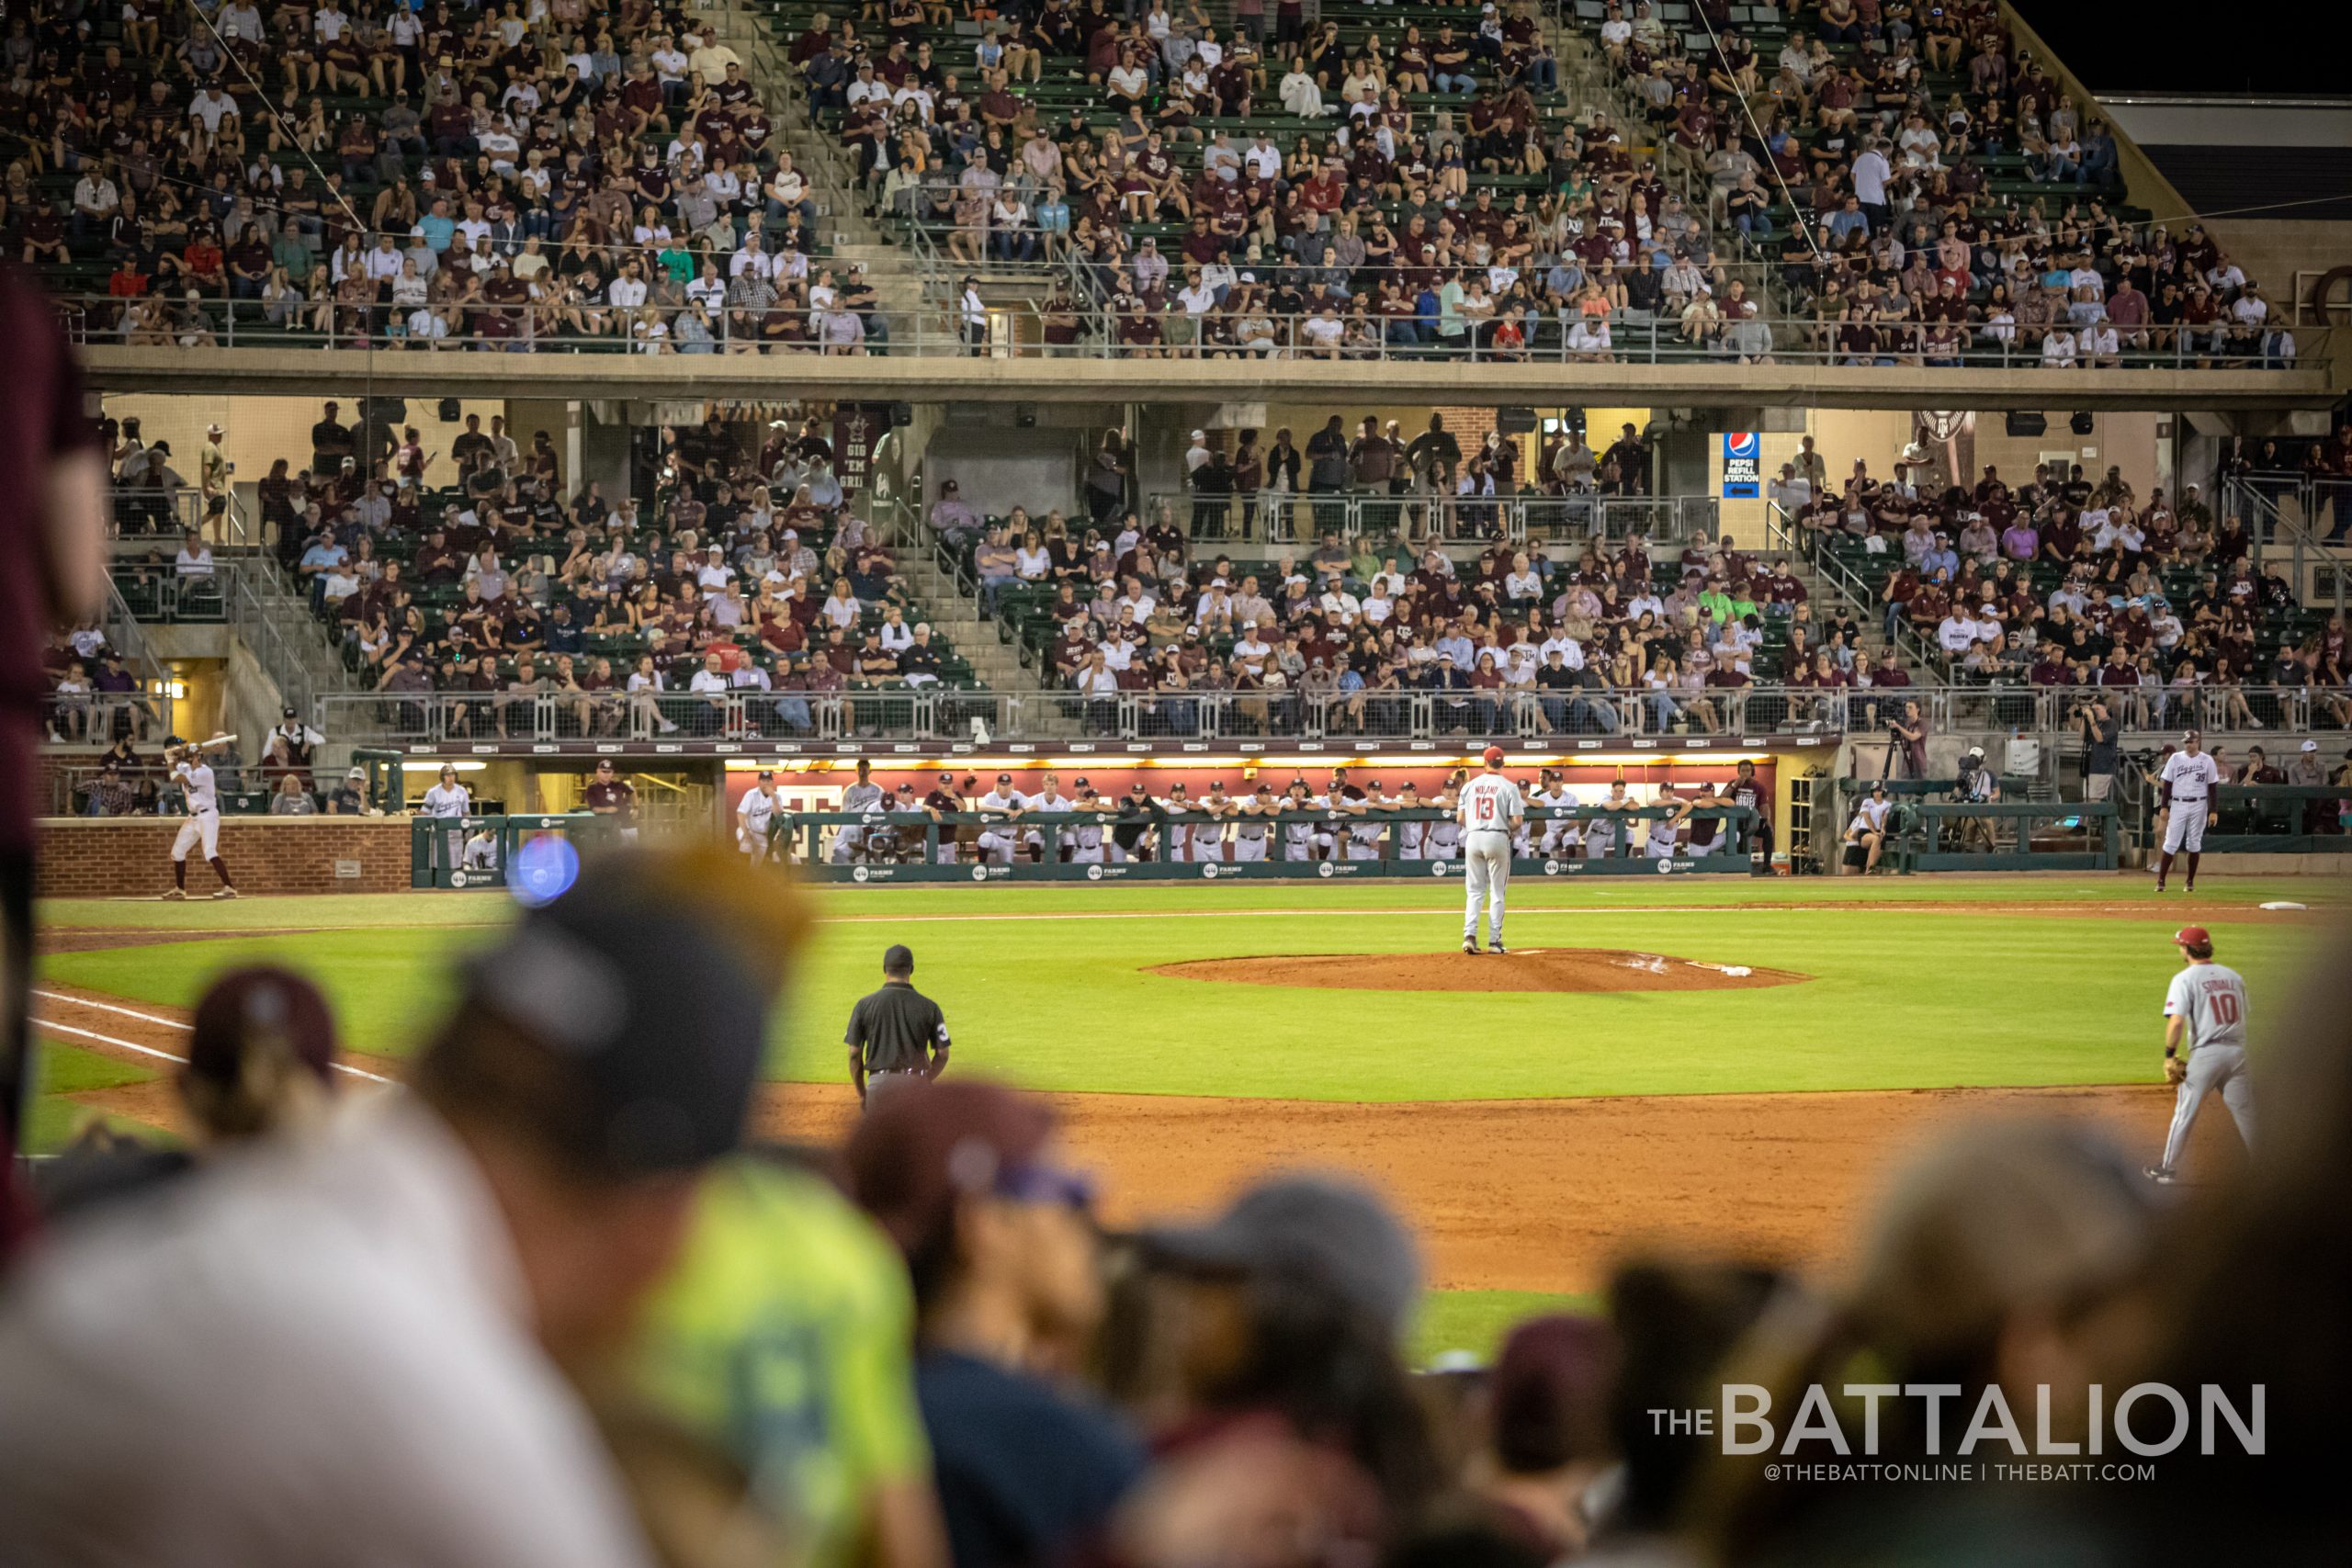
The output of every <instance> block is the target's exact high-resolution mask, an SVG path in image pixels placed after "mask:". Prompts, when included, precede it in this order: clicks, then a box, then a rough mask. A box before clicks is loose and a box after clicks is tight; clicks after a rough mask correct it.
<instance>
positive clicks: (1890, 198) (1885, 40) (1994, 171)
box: [1587, 0, 2296, 368]
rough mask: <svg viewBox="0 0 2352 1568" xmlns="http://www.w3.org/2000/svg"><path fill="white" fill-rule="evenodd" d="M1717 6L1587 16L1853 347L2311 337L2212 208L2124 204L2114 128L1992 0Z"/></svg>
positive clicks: (2159, 352) (1676, 154) (1891, 353)
mask: <svg viewBox="0 0 2352 1568" xmlns="http://www.w3.org/2000/svg"><path fill="white" fill-rule="evenodd" d="M1677 9H1678V10H1679V9H1680V8H1679V7H1677ZM1696 10H1697V17H1696V18H1695V20H1694V21H1693V22H1692V23H1690V24H1686V25H1684V26H1681V27H1677V26H1672V25H1669V24H1668V22H1667V21H1666V20H1665V19H1664V17H1663V16H1662V14H1661V8H1660V7H1659V6H1657V5H1655V4H1653V3H1652V0H1633V3H1632V4H1630V5H1626V4H1623V3H1621V0H1609V3H1608V4H1607V5H1606V6H1600V7H1595V8H1594V11H1593V14H1592V15H1590V16H1589V20H1588V23H1587V25H1588V26H1590V27H1594V28H1595V31H1596V36H1597V38H1598V40H1599V41H1600V45H1601V48H1602V50H1603V51H1604V53H1605V54H1606V56H1607V58H1608V59H1609V60H1610V61H1611V62H1612V64H1613V66H1614V67H1615V68H1616V70H1617V71H1618V73H1620V79H1621V81H1622V82H1623V84H1624V85H1626V86H1627V87H1628V88H1629V89H1630V90H1631V91H1632V92H1633V93H1634V95H1635V96H1636V98H1637V99H1638V101H1639V102H1640V103H1641V105H1642V106H1643V109H1644V112H1645V115H1646V117H1647V121H1648V128H1649V132H1650V134H1652V135H1654V136H1655V137H1656V139H1657V142H1658V143H1659V145H1660V146H1661V147H1662V148H1668V149H1670V150H1671V151H1670V152H1668V154H1667V155H1668V156H1670V157H1671V158H1673V159H1674V160H1675V162H1676V163H1677V164H1678V166H1679V167H1680V168H1681V169H1683V170H1685V171H1687V172H1688V173H1689V174H1690V175H1691V178H1693V179H1694V180H1702V181H1703V182H1704V190H1705V200H1706V203H1707V205H1708V207H1709V208H1710V209H1711V211H1712V212H1713V215H1714V217H1715V218H1716V220H1718V221H1719V222H1720V223H1722V224H1723V225H1724V226H1725V227H1726V228H1727V229H1729V230H1730V231H1733V232H1735V233H1736V235H1737V237H1738V239H1737V241H1736V242H1734V243H1728V244H1727V245H1726V246H1725V247H1724V248H1725V251H1726V253H1727V254H1730V253H1736V254H1742V255H1754V256H1757V257H1760V258H1764V259H1768V260H1770V261H1771V262H1773V263H1775V264H1776V265H1777V268H1778V272H1779V276H1780V278H1781V284H1782V287H1783V289H1784V290H1785V292H1786V294H1787V295H1788V296H1789V298H1790V299H1792V301H1793V302H1795V303H1796V304H1797V305H1798V306H1799V308H1800V309H1801V311H1802V313H1803V314H1804V316H1806V317H1808V318H1810V326H1809V330H1808V333H1807V336H1808V338H1809V341H1810V342H1811V344H1812V346H1813V348H1814V349H1815V351H1817V352H1819V353H1821V354H1824V355H1828V356H1830V357H1831V358H1833V359H1834V361H1835V362H1836V363H1839V364H1858V365H1873V364H1885V363H1896V364H1924V365H1930V366H1936V365H1959V364H1962V363H1968V362H1972V361H1974V360H1977V359H1981V358H1999V359H2001V360H2003V361H2007V362H2015V361H2017V360H2019V359H2022V360H2024V361H2026V362H2028V363H2032V362H2035V361H2039V362H2040V363H2041V364H2042V365H2045V366H2048V367H2053V368H2075V367H2114V366H2118V365H2120V364H2123V363H2126V356H2127V355H2135V354H2145V355H2156V356H2160V357H2161V358H2163V359H2165V360H2166V361H2168V362H2174V361H2177V362H2182V363H2188V364H2192V365H2212V364H2247V363H2256V364H2281V363H2286V362H2289V361H2291V360H2292V359H2293V358H2294V357H2295V354H2296V344H2295V341H2294V335H2293V333H2292V332H2291V331H2290V322H2289V321H2288V318H2287V316H2286V315H2285V314H2283V313H2280V312H2277V311H2275V310H2274V309H2273V307H2272V306H2271V304H2270V302H2269V301H2268V300H2267V299H2266V298H2265V297H2264V296H2263V293H2262V291H2261V289H2260V288H2259V287H2258V286H2257V285H2256V284H2254V283H2252V282H2251V281H2249V280H2248V279H2247V278H2246V277H2245V275H2244V273H2242V272H2241V271H2240V270H2239V269H2238V268H2237V267H2236V266H2234V265H2232V263H2231V261H2230V259H2229V257H2228V256H2227V254H2224V253H2223V252H2222V249H2221V247H2220V245H2219V244H2218V243H2216V242H2215V240H2214V239H2213V237H2212V236H2211V234H2209V233H2208V232H2207V231H2206V230H2205V229H2204V227H2203V225H2201V224H2199V223H2196V222H2190V223H2188V225H2187V226H2186V228H2181V227H2178V226H2177V225H2175V224H2169V223H2159V222H2150V221H2147V220H2144V219H2142V220H2131V219H2128V218H2127V217H2126V216H2124V209H2122V207H2121V204H2122V202H2123V199H2124V197H2125V195H2126V193H2125V192H2124V190H2123V189H2122V186H2121V184H2120V176H2119V173H2118V156H2117V147H2116V141H2115V135H2114V131H2113V130H2112V128H2111V127H2109V125H2108V124H2107V123H2106V122H2105V121H2104V120H2103V119H2102V118H2100V117H2099V115H2098V112H2097V109H2096V107H2095V106H2092V105H2088V104H2085V103H2080V102H2077V101H2076V100H2075V97H2074V96H2073V95H2072V94H2071V93H2070V92H2069V91H2067V89H2066V88H2065V87H2064V85H2062V84H2061V83H2060V82H2059V81H2058V80H2057V79H2056V78H2055V77H2054V76H2053V75H2052V73H2050V72H2049V71H2048V70H2047V69H2045V64H2046V62H2041V61H2037V60H2035V59H2034V58H2032V56H2031V54H2030V52H2029V51H2025V50H2023V49H2020V48H2019V47H2018V43H2017V40H2016V39H2015V37H2014V36H2013V35H2012V34H2011V33H2010V31H2009V29H2008V26H2007V22H2006V21H2005V20H2004V19H2003V17H2002V15H2001V12H2000V9H1999V7H1998V6H1995V5H1993V4H1991V3H1990V0H1954V3H1951V4H1944V5H1938V6H1908V5H1891V6H1877V5H1871V4H1858V3H1857V0H1826V3H1819V0H1805V3H1804V4H1802V5H1792V6H1790V7H1789V8H1788V15H1787V18H1786V19H1785V20H1784V21H1779V20H1776V21H1775V22H1774V23H1773V24H1772V27H1771V28H1770V35H1769V36H1767V35H1762V34H1758V35H1756V36H1751V32H1750V31H1749V30H1747V29H1745V28H1742V27H1740V26H1735V25H1734V24H1733V21H1732V18H1731V17H1730V15H1729V13H1730V10H1731V7H1730V6H1727V5H1724V4H1720V3H1714V0H1704V3H1701V4H1699V5H1698V6H1696ZM1693 28H1696V29H1698V30H1693ZM1775 41H1777V42H1778V45H1779V47H1778V50H1777V51H1776V52H1775V51H1772V45H1773V43H1774V42H1775Z"/></svg>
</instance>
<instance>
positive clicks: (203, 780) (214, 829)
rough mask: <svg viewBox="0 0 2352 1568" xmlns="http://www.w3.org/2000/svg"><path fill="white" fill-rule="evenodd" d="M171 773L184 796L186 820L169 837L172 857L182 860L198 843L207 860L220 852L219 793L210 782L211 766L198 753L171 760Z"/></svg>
mask: <svg viewBox="0 0 2352 1568" xmlns="http://www.w3.org/2000/svg"><path fill="white" fill-rule="evenodd" d="M172 777H174V778H175V779H177V780H179V783H180V793H181V794H182V795H185V796H186V797H187V821H185V822H183V823H181V824H180V830H179V833H178V835H177V836H176V837H175V838H174V839H173V840H172V858H173V859H174V860H183V861H184V860H186V859H187V852H188V851H189V850H190V849H192V848H194V847H195V846H196V845H197V844H198V843H201V844H203V846H204V858H205V859H206V860H210V859H212V858H213V856H215V855H217V854H219V853H220V792H219V790H218V789H216V788H215V787H214V785H213V782H212V770H211V769H210V768H209V767H208V766H206V765H205V762H204V760H203V759H202V758H201V757H199V758H198V759H197V760H196V761H193V762H187V761H183V762H177V763H175V764H173V767H172Z"/></svg>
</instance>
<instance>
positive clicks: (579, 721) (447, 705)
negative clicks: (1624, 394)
mask: <svg viewBox="0 0 2352 1568" xmlns="http://www.w3.org/2000/svg"><path fill="white" fill-rule="evenodd" d="M541 668H545V669H552V668H553V666H552V665H548V666H535V675H534V682H535V683H534V684H533V685H531V686H529V687H515V688H510V689H506V690H499V691H484V692H401V691H379V692H374V693H348V694H331V695H322V696H318V697H314V698H313V699H311V703H310V706H309V711H310V714H311V723H312V724H313V725H314V726H316V728H318V729H319V730H320V731H321V733H322V734H324V735H326V736H327V737H328V738H329V739H331V740H333V741H335V742H338V743H349V744H357V745H388V744H389V745H410V746H422V745H430V746H436V747H437V746H457V747H465V746H480V747H482V748H484V749H486V750H497V749H498V748H499V747H501V746H503V745H507V744H529V745H535V746H553V747H562V746H569V745H577V746H580V747H582V748H583V749H594V747H595V746H596V745H598V744H600V743H602V744H628V745H637V746H654V747H659V748H664V749H667V748H671V747H675V748H677V749H678V750H682V751H684V750H703V751H729V750H741V749H742V748H744V747H746V746H756V745H758V744H760V743H763V742H769V743H789V742H797V741H847V740H859V739H896V740H945V741H956V740H964V739H970V738H972V737H973V734H974V730H973V726H974V724H975V722H976V721H977V722H978V724H979V725H981V726H983V727H985V728H986V730H987V732H988V734H989V736H990V737H991V738H992V739H1024V738H1035V739H1088V738H1095V739H1129V740H1153V739H1204V740H1208V739H1223V740H1236V741H1247V740H1269V739H1299V738H1313V739H1338V738H1351V737H1353V738H1362V739H1400V740H1403V739H1421V740H1444V739H1460V740H1462V741H1463V742H1464V743H1465V744H1466V743H1467V742H1469V741H1471V740H1481V741H1483V740H1486V739H1521V740H1529V741H1541V740H1547V739H1562V740H1593V741H1599V740H1604V739H1610V738H1612V737H1636V736H1638V737H1643V738H1646V739H1662V738H1667V737H1677V738H1679V737H1687V736H1715V735H1721V736H1724V737H1726V738H1729V739H1743V738H1748V737H1761V736H1766V735H1804V736H1834V735H1837V734H1840V733H1843V732H1846V731H1848V730H1849V729H1853V730H1865V731H1867V730H1875V729H1878V728H1883V725H1884V724H1885V723H1886V721H1887V720H1888V719H1890V718H1893V717H1895V716H1899V714H1900V711H1901V708H1900V702H1901V699H1902V698H1904V697H1905V696H1917V695H1919V694H1918V693H1915V692H1908V691H1902V690H1894V689H1889V690H1887V691H1885V692H1873V691H1851V690H1847V689H1843V688H1836V687H1829V688H1814V687H1803V686H1749V687H1708V686H1696V685H1686V686H1675V687H1669V688H1665V689H1660V690H1649V689H1638V690H1627V691H1611V690H1609V689H1606V688H1596V689H1592V690H1576V691H1563V692H1557V693H1554V692H1529V691H1523V690H1521V691H1507V690H1453V691H1428V690H1421V689H1403V688H1385V689H1384V688H1370V687H1368V688H1365V689H1364V690H1363V691H1360V692H1352V693H1337V692H1302V691H1289V690H1282V689H1272V690H1266V689H1253V690H1248V691H1228V690H1204V689H1198V688H1169V689H1158V690H1138V691H1121V692H1113V693H1105V694H1085V693H1080V692H1076V691H1068V690H1064V691H1050V692H1032V693H1004V692H989V691H963V690H950V689H946V688H943V687H938V686H925V687H920V688H910V687H904V686H899V687H873V688H865V689H855V690H847V691H842V690H835V691H828V692H810V691H806V690H781V691H762V690H758V689H756V688H752V689H742V688H738V689H734V690H729V691H727V692H723V693H721V692H712V693H708V694H703V693H692V692H688V693H679V692H655V691H650V690H649V691H641V692H634V693H632V692H621V691H611V690H602V691H583V690H580V689H578V688H577V687H564V688H562V689H558V690H546V689H541V688H540V687H539V686H538V685H537V683H536V682H537V680H538V676H537V673H536V671H537V670H539V669H541Z"/></svg>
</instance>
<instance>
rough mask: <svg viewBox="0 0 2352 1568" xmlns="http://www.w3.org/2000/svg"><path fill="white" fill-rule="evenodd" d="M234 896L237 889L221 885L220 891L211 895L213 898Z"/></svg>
mask: <svg viewBox="0 0 2352 1568" xmlns="http://www.w3.org/2000/svg"><path fill="white" fill-rule="evenodd" d="M236 896H237V890H236V889H235V888H233V887H223V888H222V889H220V892H218V893H215V894H214V895H213V897H215V898H234V897H236Z"/></svg>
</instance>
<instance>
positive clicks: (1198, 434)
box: [1193, 430, 1209, 441]
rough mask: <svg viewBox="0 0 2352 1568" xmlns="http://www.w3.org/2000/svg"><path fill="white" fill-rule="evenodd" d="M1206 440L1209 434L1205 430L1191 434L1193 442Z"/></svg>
mask: <svg viewBox="0 0 2352 1568" xmlns="http://www.w3.org/2000/svg"><path fill="white" fill-rule="evenodd" d="M1208 438H1209V433H1208V432H1207V431H1205V430H1196V431H1194V432H1193V440H1195V441H1206V440H1207V439H1208Z"/></svg>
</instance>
